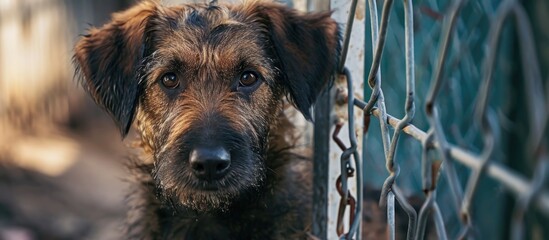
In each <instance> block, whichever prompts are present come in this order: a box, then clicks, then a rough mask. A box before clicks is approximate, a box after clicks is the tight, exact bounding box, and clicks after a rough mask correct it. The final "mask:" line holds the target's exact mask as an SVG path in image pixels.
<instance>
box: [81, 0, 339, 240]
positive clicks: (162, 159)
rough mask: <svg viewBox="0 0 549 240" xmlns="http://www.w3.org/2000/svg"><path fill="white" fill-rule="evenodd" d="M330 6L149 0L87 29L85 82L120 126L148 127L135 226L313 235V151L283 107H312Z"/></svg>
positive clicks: (141, 229) (332, 56)
mask: <svg viewBox="0 0 549 240" xmlns="http://www.w3.org/2000/svg"><path fill="white" fill-rule="evenodd" d="M330 14H331V13H329V12H325V13H308V14H306V13H300V12H297V11H295V10H292V9H290V8H288V7H286V6H284V5H282V4H278V3H273V2H266V1H247V2H243V3H241V4H232V3H227V4H221V3H219V4H218V3H217V2H215V1H213V2H211V3H203V4H187V5H178V6H170V7H168V6H163V5H161V4H160V3H157V2H154V1H145V2H141V3H138V4H137V5H135V6H133V7H131V8H129V9H128V10H125V11H122V12H119V13H115V14H114V15H113V16H112V20H111V21H110V22H109V23H107V24H105V25H103V26H102V27H100V28H92V29H90V30H89V32H88V34H86V35H83V36H82V38H81V39H80V40H79V41H78V42H77V44H76V46H75V54H74V62H75V65H76V66H77V73H78V75H80V76H81V80H80V83H81V85H82V86H83V87H84V89H85V90H86V91H87V92H88V93H89V95H90V96H91V97H92V98H93V99H94V100H95V102H96V103H97V104H98V105H99V106H101V107H102V108H103V109H104V110H105V111H106V112H107V113H109V114H110V116H111V117H112V118H113V119H114V122H115V123H116V125H117V127H118V128H119V129H120V132H121V134H122V136H123V137H125V136H126V135H127V134H128V131H129V130H130V127H131V126H132V125H134V126H135V129H136V130H137V132H138V134H139V136H140V140H139V142H140V147H141V150H142V153H141V154H140V155H139V157H138V158H139V159H138V160H136V161H137V162H138V164H135V165H136V166H134V167H133V170H132V176H133V177H132V179H133V184H132V189H131V194H130V195H129V196H128V204H129V208H130V209H129V211H128V216H127V223H126V224H125V225H126V227H125V232H124V234H125V236H126V237H127V238H129V239H305V238H307V237H308V236H310V234H309V233H308V231H309V230H310V225H311V218H312V213H311V206H312V194H311V192H312V189H311V185H312V184H311V169H312V168H311V164H312V163H311V161H310V160H309V159H308V158H306V157H303V156H300V155H298V154H296V153H295V152H293V151H292V148H293V147H294V146H293V145H294V143H293V141H292V140H291V138H289V137H288V136H289V135H291V134H292V131H294V129H293V128H292V126H293V125H292V124H291V122H290V121H289V120H288V118H287V117H286V116H285V115H284V113H283V111H282V110H283V106H284V104H285V102H289V103H291V104H292V105H293V106H295V108H296V109H297V110H298V111H299V112H301V113H302V114H303V116H304V117H305V118H306V119H307V120H312V107H313V105H314V103H315V100H316V99H317V97H318V95H319V94H320V93H321V91H322V90H323V89H324V88H326V86H328V85H329V84H330V82H331V76H332V75H333V73H334V72H335V68H336V65H337V58H338V55H339V49H340V34H339V27H338V24H337V23H336V22H335V21H334V20H333V19H332V18H331V17H330ZM286 99H287V101H286Z"/></svg>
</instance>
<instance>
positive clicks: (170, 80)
mask: <svg viewBox="0 0 549 240" xmlns="http://www.w3.org/2000/svg"><path fill="white" fill-rule="evenodd" d="M162 85H164V87H166V88H170V89H174V88H177V87H178V86H179V81H178V80H177V76H176V75H175V73H166V74H164V76H162Z"/></svg>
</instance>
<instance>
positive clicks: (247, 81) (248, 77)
mask: <svg viewBox="0 0 549 240" xmlns="http://www.w3.org/2000/svg"><path fill="white" fill-rule="evenodd" d="M258 80H259V76H258V74H257V73H255V72H252V71H246V72H244V73H242V75H241V76H240V81H239V84H240V86H243V87H249V86H252V85H254V83H256V82H257V81H258Z"/></svg>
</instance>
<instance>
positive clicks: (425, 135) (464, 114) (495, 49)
mask: <svg viewBox="0 0 549 240" xmlns="http://www.w3.org/2000/svg"><path fill="white" fill-rule="evenodd" d="M539 2H541V1H539ZM356 3H357V1H356V0H355V1H353V3H352V4H351V10H350V16H354V15H355V10H356ZM378 3H379V4H380V6H379V7H378ZM530 4H531V5H534V4H532V3H530ZM366 12H367V14H369V17H370V18H369V21H366V22H367V25H368V23H369V24H370V32H369V33H366V34H367V35H368V34H370V35H371V41H370V42H369V43H368V44H371V48H370V46H365V53H366V55H370V56H372V57H371V58H370V59H366V61H365V62H366V66H365V69H369V71H368V72H367V73H365V76H364V86H365V90H364V96H368V97H365V98H364V99H361V98H360V97H358V96H355V91H353V88H356V87H357V86H353V81H352V80H351V77H350V76H351V75H350V74H349V70H348V69H346V68H345V67H344V66H345V56H346V53H347V52H346V51H347V50H346V49H347V47H348V44H349V38H350V34H349V32H350V29H351V28H350V27H349V26H352V21H353V17H350V18H349V21H348V22H346V23H345V26H346V27H345V28H344V29H345V32H344V47H343V54H342V55H343V56H342V61H341V63H342V64H341V66H340V69H339V72H340V73H341V75H342V76H343V77H342V78H341V79H342V80H341V81H337V82H338V83H339V84H337V83H336V85H335V88H336V90H335V91H336V94H333V93H332V94H331V95H330V94H328V93H327V94H326V95H325V97H324V99H325V100H324V101H325V102H323V100H321V101H320V102H319V107H318V108H317V111H319V112H320V113H319V114H318V115H317V116H319V115H320V116H322V115H323V116H327V115H328V116H329V113H327V112H329V111H330V109H331V103H333V102H335V104H336V105H337V104H341V103H343V104H347V107H348V110H347V111H348V112H347V113H348V122H349V123H348V129H347V130H348V131H349V136H350V139H348V140H347V139H345V141H342V139H340V137H339V132H340V131H341V130H342V127H343V124H342V119H330V118H328V119H324V120H321V119H319V118H317V122H316V123H315V124H316V125H317V128H316V129H315V148H316V150H315V154H316V155H315V164H317V165H322V163H319V162H320V161H323V159H322V157H321V155H320V154H323V153H324V152H326V149H319V148H322V147H325V146H326V145H322V144H323V143H324V142H328V141H335V142H336V144H337V146H339V147H340V148H341V149H342V150H343V153H342V155H341V158H340V166H341V169H340V171H341V175H340V177H339V178H338V180H337V183H335V185H336V186H337V190H338V192H339V194H340V196H341V199H340V204H339V210H338V215H337V219H336V221H335V222H336V225H335V229H332V228H330V226H328V227H327V229H323V228H322V227H317V228H315V227H313V231H314V234H315V235H316V236H326V232H324V231H336V232H337V235H338V236H339V237H340V238H341V239H360V238H361V232H362V231H361V220H362V218H361V217H357V216H362V214H363V213H362V211H363V206H362V202H363V200H362V194H363V188H364V187H363V186H362V184H364V185H366V186H373V187H376V186H377V187H379V188H381V195H380V197H379V205H380V206H381V207H382V208H384V209H386V213H387V228H388V236H389V239H395V238H398V239H402V238H404V235H405V236H406V238H407V239H424V238H426V228H427V225H431V226H429V227H430V228H431V230H430V231H431V232H432V233H433V234H432V235H435V236H436V238H438V239H456V238H460V239H463V238H467V239H471V238H479V239H502V238H511V239H524V238H528V239H545V238H547V237H548V236H549V234H548V233H547V232H546V231H547V228H546V225H548V221H547V219H548V218H547V216H549V191H547V187H546V182H547V175H548V173H549V164H548V163H549V155H548V153H547V146H548V136H549V134H548V127H547V125H548V121H549V120H548V119H549V98H548V95H549V84H547V80H545V81H544V80H543V78H542V75H543V73H542V71H541V69H540V63H539V62H538V56H537V54H538V52H539V51H538V50H537V48H536V43H537V44H538V45H539V44H541V43H540V41H537V42H536V41H535V34H534V32H533V30H532V25H531V24H530V18H532V16H529V15H528V13H529V12H527V11H526V10H525V8H524V6H523V5H522V4H521V3H519V2H518V1H515V0H505V1H501V2H500V1H488V0H486V1H466V0H454V1H451V2H449V3H439V2H438V1H429V0H425V1H417V2H415V3H413V2H412V1H410V0H405V1H403V2H394V1H392V0H385V1H375V0H368V1H367V8H366ZM538 15H539V14H538ZM368 44H367V45H368ZM544 71H545V70H544ZM382 83H383V87H382ZM544 84H545V86H544ZM328 98H331V99H332V100H326V99H328ZM333 99H335V100H333ZM341 99H343V101H342V100H341ZM354 111H362V113H363V118H364V121H363V122H364V125H363V128H362V130H363V134H364V139H363V141H362V146H360V145H359V144H360V141H357V139H356V130H357V129H355V116H356V115H355V114H354ZM376 125H378V126H379V127H377V126H376ZM327 129H331V130H330V132H327ZM344 142H346V143H344ZM361 147H362V149H360V148H361ZM360 150H361V151H360ZM323 151H324V152H323ZM527 163H528V164H527ZM521 164H522V165H530V166H533V167H531V168H524V167H522V168H521V167H520V166H521ZM363 165H364V166H363ZM383 165H384V166H383ZM517 166H518V167H517ZM383 168H384V170H383ZM315 171H316V173H315V174H316V175H317V176H319V175H321V174H323V172H322V171H325V169H323V167H322V166H320V167H319V166H315ZM362 178H363V179H362ZM317 179H318V177H317ZM350 181H356V182H357V184H356V185H357V189H356V190H355V191H352V190H350V189H349V182H350ZM315 183H317V185H316V188H317V189H319V188H324V189H325V186H322V183H320V184H318V181H317V182H315ZM329 184H334V183H329ZM316 192H319V191H316ZM417 195H423V196H422V200H423V202H422V205H421V207H420V208H419V209H417V208H414V206H412V204H411V203H410V202H409V199H410V197H411V196H417ZM317 197H319V195H315V201H316V202H317V203H318V202H323V200H322V199H316V198H317ZM395 199H396V201H395ZM317 205H318V204H317ZM397 205H399V206H400V207H401V208H402V209H403V210H404V212H405V213H406V215H407V216H408V219H404V220H401V219H395V218H396V217H395V216H398V215H397V214H396V213H395V211H396V210H395V209H396V206H397ZM529 210H530V211H529ZM345 212H350V214H348V215H345V214H344V213H345ZM315 214H316V215H315V221H317V220H318V219H323V216H319V214H322V213H315ZM399 220H400V221H404V222H406V223H407V231H405V232H402V233H400V232H399V231H398V229H397V227H396V223H395V222H396V221H399ZM347 223H348V225H347V226H345V224H347Z"/></svg>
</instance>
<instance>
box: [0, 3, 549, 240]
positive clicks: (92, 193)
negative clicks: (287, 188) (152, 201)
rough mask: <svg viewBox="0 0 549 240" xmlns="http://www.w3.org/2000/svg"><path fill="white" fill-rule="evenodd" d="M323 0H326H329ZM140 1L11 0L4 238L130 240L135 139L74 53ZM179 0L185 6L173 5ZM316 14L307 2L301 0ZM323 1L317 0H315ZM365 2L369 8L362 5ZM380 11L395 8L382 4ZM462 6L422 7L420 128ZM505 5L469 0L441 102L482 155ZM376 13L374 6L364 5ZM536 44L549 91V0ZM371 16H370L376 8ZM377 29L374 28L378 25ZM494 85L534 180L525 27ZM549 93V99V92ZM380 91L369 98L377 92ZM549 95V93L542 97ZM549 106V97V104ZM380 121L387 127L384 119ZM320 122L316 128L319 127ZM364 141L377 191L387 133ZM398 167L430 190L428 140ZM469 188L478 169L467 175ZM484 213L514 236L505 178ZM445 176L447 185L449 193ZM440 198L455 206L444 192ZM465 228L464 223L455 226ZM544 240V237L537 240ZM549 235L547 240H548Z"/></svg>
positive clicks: (5, 50) (396, 102) (396, 72)
mask: <svg viewBox="0 0 549 240" xmlns="http://www.w3.org/2000/svg"><path fill="white" fill-rule="evenodd" d="M319 1H320V0H319ZM134 2H135V1H134V0H116V1H115V0H94V1H86V0H0V239H9V240H12V239H13V240H15V239H17V240H19V239H20V240H26V239H120V238H121V236H120V235H119V234H120V231H119V227H120V224H121V222H122V219H123V217H124V215H125V207H124V203H123V201H124V196H125V194H126V190H125V189H126V183H125V181H124V177H125V176H126V171H125V169H124V161H125V159H126V158H125V156H126V155H127V153H128V152H129V151H131V150H130V149H128V148H127V147H126V145H128V144H130V143H131V139H132V135H131V134H130V136H129V137H128V138H127V139H126V140H125V141H122V139H121V137H120V135H119V134H118V131H117V130H116V129H115V128H114V124H113V123H112V121H111V119H109V118H108V116H107V114H104V113H103V112H102V111H101V110H100V109H99V108H98V107H96V105H95V104H94V103H93V102H92V101H91V100H90V99H89V98H88V97H87V96H86V95H85V94H84V92H83V91H82V90H81V89H80V88H79V86H78V83H77V81H76V80H75V79H73V74H74V69H73V65H72V64H71V56H72V47H73V46H74V43H75V42H76V41H77V40H78V39H79V34H83V33H84V32H85V29H87V28H89V26H91V25H93V26H100V25H102V24H104V23H105V22H106V21H108V19H109V17H110V14H111V13H112V12H114V11H118V10H121V9H124V8H127V7H128V6H129V5H131V4H133V3H134ZM165 2H169V3H177V2H182V1H177V0H171V1H165ZM289 2H290V4H292V5H293V6H295V7H296V8H300V9H306V8H307V1H306V0H296V1H289ZM313 2H315V1H313ZM362 2H364V1H362ZM377 2H378V6H381V5H382V4H383V1H377ZM451 2H452V1H436V0H418V1H415V2H414V4H415V10H414V12H415V22H414V23H415V26H414V27H415V28H414V31H415V37H416V40H415V41H416V45H415V48H416V53H415V55H416V56H415V57H416V79H417V83H416V84H417V86H416V88H417V95H418V96H420V97H419V98H418V99H417V100H418V102H417V103H416V106H417V107H416V108H417V109H418V114H416V118H415V119H414V121H413V124H415V125H416V126H418V127H419V128H420V129H423V130H426V129H428V124H427V121H426V119H425V116H424V114H423V109H422V107H421V106H423V104H424V102H422V101H423V96H425V95H426V91H427V89H428V87H429V83H430V79H431V75H432V69H434V66H435V63H436V61H437V55H438V52H437V50H438V48H436V47H434V46H438V43H439V41H440V39H439V36H440V31H441V26H442V19H443V18H444V17H445V16H446V15H447V14H448V9H449V5H450V3H451ZM499 2H500V1H496V0H493V1H491V0H482V1H469V3H468V4H467V5H466V6H465V8H464V10H462V16H461V17H460V19H459V24H458V25H457V26H458V27H457V33H456V34H455V39H454V41H455V42H456V43H455V44H454V45H453V46H452V47H451V54H450V59H449V68H448V70H447V72H448V74H447V76H445V77H447V78H449V79H451V81H449V83H448V84H447V85H446V87H445V88H444V89H443V90H442V92H443V93H442V94H441V95H444V96H445V97H442V98H441V99H440V101H439V105H441V106H444V107H443V108H441V116H442V118H443V119H442V122H443V123H444V128H445V131H446V132H447V133H448V134H447V135H448V136H449V138H450V139H449V141H450V142H452V143H455V144H456V145H459V146H461V147H464V148H467V149H470V150H471V151H473V152H477V153H478V152H480V151H481V150H482V138H481V135H480V133H479V129H478V126H476V125H475V123H474V122H473V118H472V117H471V116H472V115H473V110H474V105H475V96H476V94H477V92H478V86H479V83H480V79H481V75H482V67H481V65H482V60H483V57H484V54H485V49H486V46H487V43H486V36H487V33H488V30H489V23H490V22H489V21H490V19H491V18H492V17H493V16H494V13H495V11H496V9H497V7H498V6H499ZM362 6H365V4H362ZM523 6H524V7H525V9H526V10H527V13H528V16H529V18H530V21H531V22H532V27H533V30H534V37H535V40H536V49H537V53H538V56H534V57H538V58H539V60H540V65H541V66H542V68H541V69H542V78H543V80H544V84H545V85H544V86H545V87H544V88H545V89H547V88H549V86H548V84H547V82H548V80H547V79H548V71H549V69H548V68H547V66H549V28H547V27H544V24H545V23H547V22H549V3H548V2H547V1H546V0H531V1H523ZM360 11H362V13H364V14H366V15H367V16H366V19H369V16H368V13H367V12H368V10H367V8H362V9H361V10H360ZM393 12H394V13H393V14H394V15H393V16H392V18H393V20H392V21H391V22H390V26H389V32H388V37H387V44H386V48H385V52H384V62H382V71H383V73H384V85H383V88H384V92H385V99H386V102H387V106H388V109H389V110H388V112H389V113H390V114H392V115H394V116H403V115H404V113H403V109H404V107H403V103H404V97H405V95H404V94H403V93H404V84H403V79H404V74H405V72H404V67H403V66H404V58H403V56H404V47H403V46H404V44H403V43H404V37H403V34H402V32H403V28H404V27H403V26H404V23H403V18H402V3H400V2H399V1H396V3H395V8H394V9H393ZM366 26H369V22H368V21H367V23H366ZM366 29H367V30H366V32H365V35H366V36H367V37H366V39H367V41H366V44H365V48H364V56H365V57H364V58H365V66H366V69H369V65H370V61H371V55H372V52H371V51H372V50H371V47H370V46H371V43H370V40H369V39H370V38H369V36H370V33H369V27H367V28H366ZM500 51H501V52H500V55H499V57H498V63H497V67H496V74H495V78H497V79H498V80H497V81H496V82H497V83H496V84H495V85H494V89H493V90H492V96H493V98H492V100H491V109H493V112H492V113H491V114H492V115H493V116H494V117H495V118H496V119H497V123H498V126H499V128H498V129H499V130H498V131H499V132H498V134H499V135H498V136H499V137H500V138H498V139H499V142H498V143H497V144H498V146H497V151H496V153H495V157H494V158H497V159H499V160H498V161H500V162H502V163H504V164H506V165H507V166H509V167H510V168H512V169H514V170H515V171H517V172H519V173H521V174H523V175H524V176H526V177H531V176H532V172H533V169H534V168H535V166H536V164H537V162H535V161H529V160H528V158H525V157H524V156H525V155H527V154H528V153H527V151H528V149H527V148H526V147H521V146H523V145H524V144H523V142H524V141H525V139H527V136H526V133H527V132H529V131H531V129H529V126H528V125H527V121H526V120H525V119H524V118H523V112H522V109H523V108H524V106H525V104H526V101H525V100H524V99H527V98H530V97H540V96H527V95H526V94H524V91H522V82H521V81H520V79H521V78H522V72H521V71H522V69H521V66H520V64H518V62H519V60H517V59H518V58H519V57H518V54H519V51H518V50H517V42H516V36H515V34H514V32H513V26H512V25H511V26H509V27H507V28H506V30H505V32H504V38H503V42H502V47H500ZM544 91H545V95H546V96H545V97H546V98H547V95H548V94H549V90H544ZM369 94H370V92H369V90H368V89H366V90H365V96H369ZM541 97H543V96H541ZM546 101H549V100H546ZM372 124H373V125H372V126H377V124H378V123H372ZM309 127H310V126H309ZM370 129H371V130H370V131H371V132H370V133H369V136H368V137H367V138H366V139H365V140H364V144H365V146H367V147H365V151H364V154H366V155H367V156H366V159H370V160H369V161H368V162H366V164H365V169H366V171H367V175H366V176H365V184H366V185H367V186H368V187H369V188H371V189H379V188H381V184H382V183H383V181H384V180H385V178H386V176H387V173H386V170H385V167H384V156H383V153H382V152H383V151H382V146H381V142H380V141H379V128H378V127H371V128H370ZM399 144H400V150H399V151H398V152H397V161H398V162H401V163H402V164H401V167H402V169H406V171H402V172H401V175H400V177H399V179H400V181H399V184H400V186H401V187H402V188H405V189H406V194H407V195H409V196H412V195H418V194H419V195H421V178H420V175H419V174H420V169H419V157H420V156H421V145H420V144H419V143H418V142H417V141H414V140H411V139H410V138H402V140H401V141H400V143H399ZM458 171H459V173H460V176H462V180H463V183H464V182H465V180H466V179H467V178H466V177H467V176H468V174H469V171H468V169H466V168H463V169H458ZM481 183H482V184H481V186H480V187H479V188H480V189H481V191H479V196H478V197H477V198H476V199H477V200H478V201H476V202H475V209H477V210H478V209H483V211H481V212H484V213H490V214H479V215H475V217H476V220H477V222H476V223H477V224H478V227H479V229H482V231H481V233H480V236H481V239H505V238H508V237H509V236H508V235H507V232H508V231H507V229H508V228H509V221H508V220H509V219H510V218H511V216H510V210H509V209H511V208H512V206H514V198H513V197H511V196H510V195H509V194H508V193H507V192H506V191H504V190H503V189H502V187H501V185H499V184H498V183H496V182H494V181H492V180H490V179H488V178H486V179H484V178H483V179H482V181H481ZM444 184H445V183H444V179H442V183H441V185H442V186H444ZM440 189H441V190H440V191H442V192H441V193H440V197H439V201H441V202H444V201H449V200H448V199H445V196H447V195H448V194H445V193H444V189H445V187H441V188H440ZM448 205H449V204H441V207H442V208H443V209H442V211H443V213H445V215H444V217H445V222H447V223H448V226H449V230H448V231H449V235H450V236H456V235H457V234H458V233H457V231H458V230H459V228H458V227H457V226H458V225H459V220H458V218H457V216H456V215H455V214H446V213H451V212H452V210H449V209H444V208H445V207H447V208H448ZM527 221H529V223H530V224H529V225H528V228H529V230H528V234H529V235H528V238H537V239H543V238H544V236H545V237H547V236H549V235H548V233H546V232H545V231H548V229H549V226H548V225H549V222H548V221H547V218H546V217H544V216H542V215H539V214H537V213H535V212H533V213H531V214H530V215H528V216H527ZM452 225H455V226H456V227H455V228H452V227H451V226H452ZM536 236H537V237H536ZM545 239H547V238H545Z"/></svg>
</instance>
